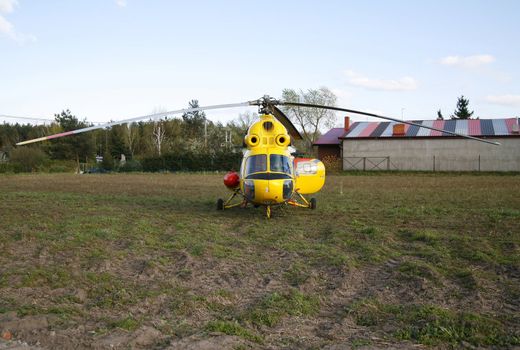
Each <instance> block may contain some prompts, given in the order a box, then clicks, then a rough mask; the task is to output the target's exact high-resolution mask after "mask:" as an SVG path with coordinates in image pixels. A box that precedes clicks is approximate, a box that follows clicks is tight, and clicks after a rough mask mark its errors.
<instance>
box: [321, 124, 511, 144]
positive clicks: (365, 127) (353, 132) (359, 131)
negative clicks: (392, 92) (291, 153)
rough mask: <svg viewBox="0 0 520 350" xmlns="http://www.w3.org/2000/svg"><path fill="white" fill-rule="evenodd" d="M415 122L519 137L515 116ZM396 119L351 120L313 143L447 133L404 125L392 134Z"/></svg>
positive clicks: (467, 132) (464, 131) (474, 133)
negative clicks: (378, 120) (349, 123)
mask: <svg viewBox="0 0 520 350" xmlns="http://www.w3.org/2000/svg"><path fill="white" fill-rule="evenodd" d="M413 122H414V123H416V124H421V125H425V126H431V127H434V128H438V129H444V130H448V131H453V132H456V133H459V134H464V135H471V136H477V137H479V136H508V135H510V136H520V135H519V134H517V133H513V132H512V129H513V124H515V123H517V120H516V118H507V119H468V120H464V119H450V120H415V121H413ZM395 124H398V123H396V122H355V123H353V124H352V125H351V127H350V129H349V130H348V131H347V132H345V130H344V129H343V128H333V129H330V130H329V131H328V132H327V133H325V134H324V135H322V136H321V137H320V138H319V139H318V141H316V142H315V143H314V144H315V145H338V144H339V143H340V140H339V139H340V138H346V139H352V138H376V137H412V138H413V137H442V136H451V135H449V134H446V133H442V132H440V131H435V130H430V129H426V128H421V127H419V126H414V125H408V124H406V125H405V135H398V136H393V135H392V133H393V127H394V125H395Z"/></svg>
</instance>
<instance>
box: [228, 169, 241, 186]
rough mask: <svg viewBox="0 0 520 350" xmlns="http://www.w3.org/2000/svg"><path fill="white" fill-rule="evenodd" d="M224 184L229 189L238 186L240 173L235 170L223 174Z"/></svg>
mask: <svg viewBox="0 0 520 350" xmlns="http://www.w3.org/2000/svg"><path fill="white" fill-rule="evenodd" d="M224 185H226V187H227V188H229V189H230V190H234V189H236V188H237V187H238V186H240V175H238V173H237V172H236V171H230V172H228V173H227V174H226V175H224Z"/></svg>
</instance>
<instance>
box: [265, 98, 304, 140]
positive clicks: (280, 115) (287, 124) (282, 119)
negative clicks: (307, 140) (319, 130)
mask: <svg viewBox="0 0 520 350" xmlns="http://www.w3.org/2000/svg"><path fill="white" fill-rule="evenodd" d="M271 107H272V109H273V115H274V116H275V118H276V119H278V121H279V122H280V123H282V124H283V126H285V128H286V129H287V132H288V133H289V135H291V137H292V138H293V139H295V140H301V139H302V135H301V134H300V132H299V131H298V129H296V127H295V126H294V124H293V123H292V122H291V120H290V119H289V118H287V116H286V115H285V114H284V113H283V112H282V111H281V110H280V109H279V108H278V107H276V106H275V105H271Z"/></svg>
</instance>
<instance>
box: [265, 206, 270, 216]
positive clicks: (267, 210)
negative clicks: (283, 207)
mask: <svg viewBox="0 0 520 350" xmlns="http://www.w3.org/2000/svg"><path fill="white" fill-rule="evenodd" d="M265 215H266V216H267V218H268V219H270V218H271V206H270V205H268V206H267V207H265Z"/></svg>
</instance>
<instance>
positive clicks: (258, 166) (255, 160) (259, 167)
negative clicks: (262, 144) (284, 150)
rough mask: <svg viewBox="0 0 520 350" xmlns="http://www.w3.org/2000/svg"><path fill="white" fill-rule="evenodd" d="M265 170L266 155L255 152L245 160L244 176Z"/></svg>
mask: <svg viewBox="0 0 520 350" xmlns="http://www.w3.org/2000/svg"><path fill="white" fill-rule="evenodd" d="M265 171H267V155H265V154H257V155H255V156H251V157H249V158H247V160H246V174H245V175H246V176H247V175H249V174H253V173H259V172H265Z"/></svg>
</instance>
